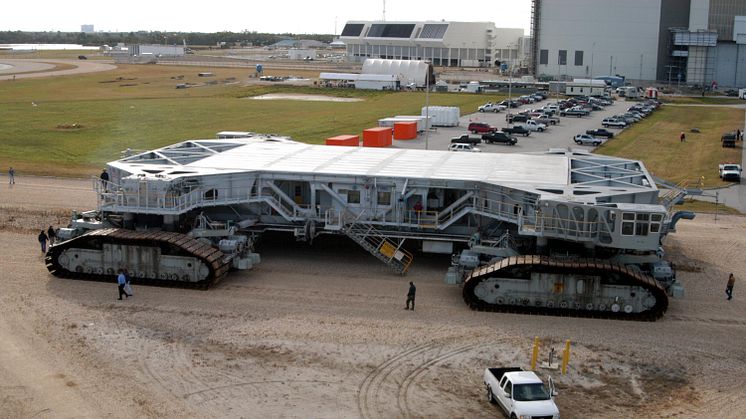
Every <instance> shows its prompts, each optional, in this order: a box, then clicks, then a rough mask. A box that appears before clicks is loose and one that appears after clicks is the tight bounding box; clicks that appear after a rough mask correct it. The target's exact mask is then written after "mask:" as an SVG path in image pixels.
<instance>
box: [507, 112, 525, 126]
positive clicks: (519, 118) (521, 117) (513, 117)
mask: <svg viewBox="0 0 746 419" xmlns="http://www.w3.org/2000/svg"><path fill="white" fill-rule="evenodd" d="M505 120H506V121H507V122H508V123H509V124H513V123H516V122H526V121H528V120H529V116H528V115H525V114H520V113H519V114H514V113H509V114H507V115H505Z"/></svg>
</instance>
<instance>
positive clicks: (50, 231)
mask: <svg viewBox="0 0 746 419" xmlns="http://www.w3.org/2000/svg"><path fill="white" fill-rule="evenodd" d="M47 237H48V238H49V245H50V246H51V245H53V244H54V242H55V241H56V240H57V233H56V232H55V231H54V227H52V226H49V228H48V229H47Z"/></svg>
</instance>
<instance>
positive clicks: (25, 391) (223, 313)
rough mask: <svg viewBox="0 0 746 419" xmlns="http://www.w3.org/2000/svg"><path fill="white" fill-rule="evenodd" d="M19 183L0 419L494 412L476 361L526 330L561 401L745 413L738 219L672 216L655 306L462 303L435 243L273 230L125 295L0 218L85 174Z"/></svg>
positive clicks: (0, 346) (2, 311) (616, 411)
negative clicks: (612, 311) (182, 284)
mask: <svg viewBox="0 0 746 419" xmlns="http://www.w3.org/2000/svg"><path fill="white" fill-rule="evenodd" d="M18 182H19V183H18V184H17V185H16V186H15V187H14V188H13V189H12V190H11V189H9V188H7V185H3V186H4V187H5V188H3V189H2V190H1V194H0V199H1V201H0V202H2V203H3V204H5V203H7V202H10V203H11V205H10V206H6V207H4V209H5V213H3V215H2V218H0V245H2V248H3V249H5V251H4V252H2V253H0V266H1V267H2V273H1V274H0V280H1V281H2V284H1V286H2V288H0V290H2V291H1V292H0V382H2V386H0V411H1V412H3V414H2V415H1V416H4V417H47V418H53V417H97V418H98V417H113V418H119V417H122V418H124V417H127V418H130V417H173V418H183V417H231V418H232V417H236V418H238V417H290V418H296V417H297V418H307V417H316V418H327V417H344V418H357V417H362V418H400V417H449V418H450V417H463V418H480V417H495V415H498V413H497V410H496V407H495V406H493V405H490V404H488V403H487V402H486V400H485V397H484V395H483V394H482V393H483V384H482V383H481V376H482V371H483V370H484V368H485V367H494V366H507V365H520V366H524V367H527V366H528V363H529V358H530V348H531V343H532V341H533V337H534V336H538V337H540V339H541V342H542V349H541V355H540V358H541V359H542V360H546V358H547V357H548V353H549V348H550V347H555V348H557V350H558V351H559V350H560V348H561V347H562V346H563V344H564V341H565V340H566V339H570V340H571V342H572V345H573V346H572V347H573V352H572V358H571V362H570V369H569V374H568V375H565V376H560V375H559V374H558V373H557V372H556V371H550V372H547V371H544V370H541V371H540V373H541V375H543V376H546V375H547V374H551V375H552V376H553V377H554V378H555V379H556V381H557V383H558V386H559V391H560V395H559V397H558V398H557V403H558V404H559V406H560V410H561V412H562V417H563V418H606V417H608V418H619V417H702V418H710V417H717V418H728V417H732V418H736V417H742V416H743V412H744V411H746V398H744V397H743V396H744V390H743V389H744V388H745V386H746V378H744V377H746V349H744V345H743V342H744V341H746V305H745V304H744V301H746V297H745V296H746V283H745V282H744V275H746V262H744V259H742V258H741V255H740V250H741V249H743V248H744V246H746V234H744V232H745V229H746V219H745V218H740V217H723V216H720V217H718V219H717V221H716V220H714V218H713V217H712V216H708V215H699V216H698V217H697V219H695V220H693V221H682V222H681V223H679V226H678V228H679V231H678V232H677V233H675V234H672V235H670V236H669V237H668V239H667V242H666V245H667V246H666V248H667V251H668V252H669V257H671V258H672V259H673V260H674V261H675V262H676V264H677V266H678V268H679V277H680V279H681V280H682V281H683V283H684V285H685V287H686V292H687V295H686V298H684V299H683V300H673V301H672V302H671V305H670V308H669V311H668V313H667V314H666V315H665V316H664V317H663V319H661V320H659V321H657V322H654V323H644V322H623V321H611V320H595V319H574V318H558V317H543V316H522V315H512V314H496V313H481V312H474V311H471V310H469V309H468V308H467V307H466V305H465V304H464V303H463V301H462V299H461V290H460V288H459V287H458V286H452V285H446V284H444V283H443V281H442V278H443V275H444V273H445V270H446V266H447V264H448V260H447V258H443V257H438V256H432V255H421V254H416V255H415V263H414V265H413V267H412V269H411V271H410V273H409V274H408V275H407V276H406V277H400V276H397V275H395V274H393V273H391V272H390V271H388V270H387V268H386V267H385V266H382V265H381V264H380V263H379V262H378V261H377V260H375V259H374V258H373V257H371V256H370V255H368V254H366V253H365V252H364V251H362V250H360V249H358V248H357V247H356V246H354V245H351V244H350V243H348V242H346V241H344V240H337V239H330V238H321V239H319V240H317V241H315V242H314V246H313V247H309V246H307V245H305V244H302V243H296V242H295V241H294V239H292V237H289V236H274V235H267V236H265V237H264V238H263V240H261V242H260V243H259V246H258V249H257V250H258V251H259V252H260V253H261V255H262V263H261V264H259V265H257V266H256V267H255V268H254V270H252V271H248V272H234V273H232V274H231V275H230V276H229V277H228V278H227V279H226V280H225V281H223V282H221V283H220V284H218V285H217V286H216V287H215V288H213V289H211V290H209V291H193V290H183V289H168V288H156V287H135V290H134V294H135V295H134V297H132V298H130V299H128V300H124V301H117V300H116V296H117V293H116V286H115V285H114V284H113V283H100V282H86V281H76V280H63V279H58V278H55V277H52V276H51V275H49V274H48V272H47V271H46V268H45V266H44V263H43V256H42V254H41V253H40V251H39V249H38V243H37V242H36V239H35V236H34V234H32V233H23V232H21V233H19V232H17V231H18V230H17V229H16V228H15V227H14V225H15V224H14V222H9V221H8V218H7V217H8V216H19V217H20V216H23V215H22V213H23V212H28V211H24V210H22V209H25V208H28V209H29V211H31V212H33V211H37V212H40V213H43V212H44V211H45V209H49V211H52V212H53V211H65V210H68V211H69V210H71V209H73V208H78V209H81V208H82V209H87V208H90V207H91V205H93V203H94V201H95V196H93V194H92V192H91V191H90V188H88V187H87V186H88V185H90V183H89V181H85V180H83V181H80V180H78V181H75V180H57V179H48V178H33V179H32V178H27V179H23V178H19V179H18ZM26 217H28V220H29V221H28V222H30V223H32V224H34V227H33V228H31V229H29V230H32V229H36V226H38V225H45V224H46V223H47V220H46V219H41V218H38V219H35V218H34V217H41V216H40V215H33V214H31V215H27V216H26ZM729 272H734V273H735V274H736V275H737V276H738V281H737V283H736V286H735V290H734V295H735V297H734V299H733V300H732V301H726V300H725V293H724V287H725V281H726V278H727V275H728V273H729ZM408 281H414V282H415V283H416V285H417V287H418V293H417V310H416V311H413V312H412V311H404V310H403V307H404V302H405V294H406V291H407V282H408Z"/></svg>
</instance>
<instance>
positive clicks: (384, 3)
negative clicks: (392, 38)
mask: <svg viewBox="0 0 746 419" xmlns="http://www.w3.org/2000/svg"><path fill="white" fill-rule="evenodd" d="M383 21H384V22H385V21H386V0H383Z"/></svg>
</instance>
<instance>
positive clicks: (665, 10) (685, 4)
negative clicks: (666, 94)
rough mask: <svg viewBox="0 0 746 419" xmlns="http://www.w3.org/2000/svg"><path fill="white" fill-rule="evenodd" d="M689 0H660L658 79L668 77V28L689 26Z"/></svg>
mask: <svg viewBox="0 0 746 419" xmlns="http://www.w3.org/2000/svg"><path fill="white" fill-rule="evenodd" d="M690 9H691V0H662V1H661V19H660V27H659V35H658V65H657V73H656V78H657V79H658V80H667V79H668V68H667V67H666V65H668V63H669V58H670V56H671V52H670V50H669V43H670V39H671V33H670V32H669V28H687V27H689V10H690Z"/></svg>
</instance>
